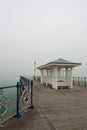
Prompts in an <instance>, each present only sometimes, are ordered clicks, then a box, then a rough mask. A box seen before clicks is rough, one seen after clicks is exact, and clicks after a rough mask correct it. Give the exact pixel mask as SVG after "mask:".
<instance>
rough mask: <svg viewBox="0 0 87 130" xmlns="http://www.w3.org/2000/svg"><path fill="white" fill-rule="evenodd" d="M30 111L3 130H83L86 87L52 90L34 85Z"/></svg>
mask: <svg viewBox="0 0 87 130" xmlns="http://www.w3.org/2000/svg"><path fill="white" fill-rule="evenodd" d="M33 92H34V97H33V100H34V107H35V108H34V109H32V110H28V111H27V112H26V113H22V117H21V118H20V119H14V118H12V119H11V120H9V121H7V122H6V123H5V124H4V127H3V128H0V130H1V129H3V130H87V87H74V89H72V90H70V89H59V90H54V89H52V88H48V87H46V86H45V85H41V84H40V83H39V82H34V90H33Z"/></svg>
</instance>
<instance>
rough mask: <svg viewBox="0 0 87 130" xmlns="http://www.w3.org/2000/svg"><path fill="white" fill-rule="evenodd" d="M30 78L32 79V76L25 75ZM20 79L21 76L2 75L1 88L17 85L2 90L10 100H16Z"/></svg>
mask: <svg viewBox="0 0 87 130" xmlns="http://www.w3.org/2000/svg"><path fill="white" fill-rule="evenodd" d="M24 77H27V78H28V79H32V76H24ZM19 81H20V76H0V88H1V87H3V88H4V87H7V86H15V87H13V88H6V89H2V90H0V91H1V93H2V95H3V96H5V97H6V98H7V99H8V100H15V99H16V96H17V88H16V85H17V82H19Z"/></svg>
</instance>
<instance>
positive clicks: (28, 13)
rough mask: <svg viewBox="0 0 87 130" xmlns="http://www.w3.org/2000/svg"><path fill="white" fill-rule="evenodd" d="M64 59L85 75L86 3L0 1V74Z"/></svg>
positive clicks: (27, 71)
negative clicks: (77, 65) (78, 65)
mask: <svg viewBox="0 0 87 130" xmlns="http://www.w3.org/2000/svg"><path fill="white" fill-rule="evenodd" d="M58 58H64V59H66V60H69V61H74V62H81V63H82V65H81V66H80V67H79V68H77V67H76V68H75V74H78V75H81V76H85V75H86V76H87V0H0V75H21V74H22V75H26V74H28V75H32V74H33V68H34V61H35V60H36V63H37V66H40V65H42V64H45V63H47V62H50V61H53V60H56V59H58Z"/></svg>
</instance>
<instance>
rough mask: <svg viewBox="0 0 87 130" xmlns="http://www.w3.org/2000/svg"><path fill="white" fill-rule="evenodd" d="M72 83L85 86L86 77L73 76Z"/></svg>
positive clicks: (86, 83) (86, 84) (86, 82)
mask: <svg viewBox="0 0 87 130" xmlns="http://www.w3.org/2000/svg"><path fill="white" fill-rule="evenodd" d="M73 85H74V86H85V87H86V86H87V78H86V77H73Z"/></svg>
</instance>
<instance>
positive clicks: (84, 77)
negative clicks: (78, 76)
mask: <svg viewBox="0 0 87 130" xmlns="http://www.w3.org/2000/svg"><path fill="white" fill-rule="evenodd" d="M84 86H85V87H86V77H84Z"/></svg>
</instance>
